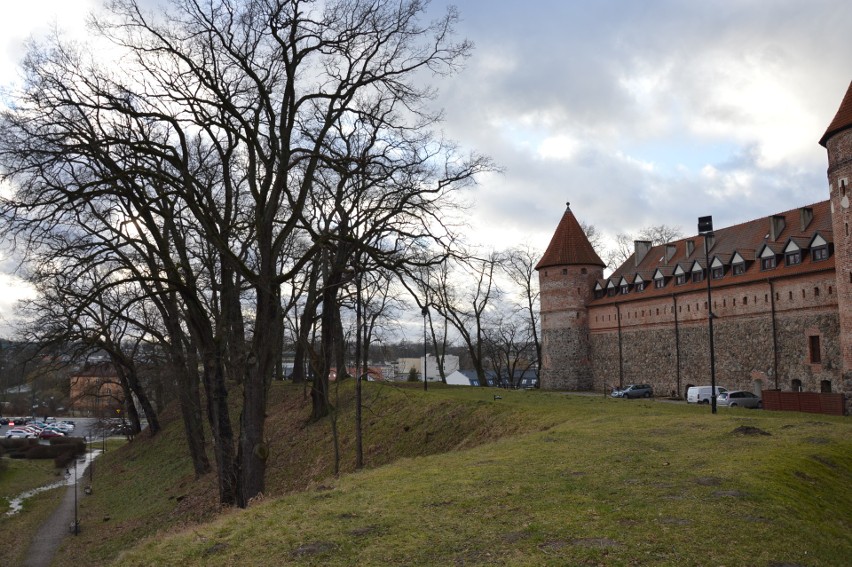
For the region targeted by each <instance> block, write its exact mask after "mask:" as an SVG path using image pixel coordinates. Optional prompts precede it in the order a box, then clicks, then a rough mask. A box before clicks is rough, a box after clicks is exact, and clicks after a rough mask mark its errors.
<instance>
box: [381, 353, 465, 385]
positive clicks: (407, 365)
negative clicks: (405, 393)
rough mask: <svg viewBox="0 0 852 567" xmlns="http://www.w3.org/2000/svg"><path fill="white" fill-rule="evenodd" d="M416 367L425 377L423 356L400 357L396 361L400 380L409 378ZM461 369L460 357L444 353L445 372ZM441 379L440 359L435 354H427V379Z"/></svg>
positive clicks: (435, 380) (447, 373)
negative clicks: (439, 370)
mask: <svg viewBox="0 0 852 567" xmlns="http://www.w3.org/2000/svg"><path fill="white" fill-rule="evenodd" d="M412 368H413V369H414V370H415V371H416V372H417V374H418V375H419V377H420V379H421V380H422V379H423V357H422V356H421V357H419V358H400V359H399V360H397V363H396V375H397V379H398V380H406V379H408V374H409V372H411V369H412ZM458 369H459V357H458V356H456V355H454V354H447V355H444V374H445V375H450V374H452V373H453V372H455V371H456V370H458ZM440 379H441V373H440V372H438V360H437V359H436V358H435V356H434V355H431V354H428V355H426V380H428V381H429V382H437V381H440Z"/></svg>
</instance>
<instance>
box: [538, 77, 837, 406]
mask: <svg viewBox="0 0 852 567" xmlns="http://www.w3.org/2000/svg"><path fill="white" fill-rule="evenodd" d="M819 143H820V144H821V145H823V146H824V147H825V148H826V149H827V153H828V165H829V167H828V183H829V198H828V200H825V201H819V202H816V203H813V204H809V205H806V206H802V207H800V208H798V209H794V210H790V211H785V212H781V213H778V214H773V215H770V216H767V217H765V218H761V219H756V220H753V221H749V222H746V223H743V224H739V225H736V226H731V227H727V228H721V229H717V230H715V232H713V233H711V234H708V235H707V236H706V238H705V236H703V235H698V236H692V237H688V238H684V239H681V240H678V241H674V242H670V243H667V244H663V245H658V246H654V245H652V244H651V243H650V242H643V241H637V242H635V249H634V253H633V255H632V256H631V257H630V258H629V259H628V260H627V261H626V262H625V263H624V264H623V265H621V266H619V267H618V268H617V269H616V270H615V271H614V272H613V273H612V274H610V275H609V277H607V278H604V276H603V269H604V263H603V261H601V259H600V258H599V257H598V255H597V254H596V253H595V252H594V250H593V249H592V246H591V245H590V244H589V242H588V239H587V238H586V237H585V235H584V233H583V231H582V229H581V228H580V224H579V222H578V221H577V219H576V218H575V217H574V214H573V212H572V211H571V209H570V206H569V207H568V209H567V210H566V211H565V214H564V215H563V217H562V219H561V221H560V223H559V225H558V227H557V229H556V231H555V233H554V236H553V238H552V240H551V242H550V245H549V246H548V248H547V250H546V251H545V253H544V255H543V256H542V258H541V260H540V261H539V263H538V265H537V266H536V269H537V270H538V273H539V283H540V288H541V328H542V361H541V385H542V387H543V388H546V389H558V390H563V389H564V390H597V391H602V390H605V389H607V388H609V387H611V386H615V385H624V384H628V383H635V382H639V383H649V384H652V385H653V386H654V389H655V391H656V393H657V394H658V395H669V394H673V395H680V396H683V395H684V392H685V391H686V388H687V387H689V386H691V385H705V384H709V382H710V355H709V331H708V311H712V314H713V338H714V343H715V344H714V353H715V357H714V358H715V370H716V379H717V383H718V384H719V385H721V386H724V387H727V388H729V389H744V390H751V391H755V392H760V391H761V390H763V389H780V390H798V391H812V392H814V391H815V392H844V393H846V394H850V393H852V236H850V227H849V224H850V220H852V218H850V217H852V214H850V209H849V201H850V195H849V193H850V189H849V187H848V186H849V181H850V179H852V84H850V86H849V89H848V90H847V93H846V96H845V97H844V99H843V101H842V103H841V105H840V109H839V110H838V112H837V115H836V116H835V118H834V120H833V121H832V122H831V124H830V125H829V127H828V129H827V130H826V132H825V134H824V135H823V137H822V138H821V139H820V142H819ZM705 245H706V246H707V250H706V252H705ZM708 261H709V266H708ZM708 278H709V279H710V287H711V297H712V307H711V306H710V305H709V304H708V292H707V279H708Z"/></svg>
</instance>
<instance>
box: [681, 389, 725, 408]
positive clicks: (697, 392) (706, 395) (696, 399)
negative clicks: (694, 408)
mask: <svg viewBox="0 0 852 567" xmlns="http://www.w3.org/2000/svg"><path fill="white" fill-rule="evenodd" d="M710 391H711V387H710V386H693V387H691V388H689V389H688V390H687V391H686V403H688V404H709V403H710V396H711V395H712V394H711V393H710ZM727 391H728V389H727V388H722V387H721V386H716V392H715V396H716V398H717V399H718V396H719V394H724V393H725V392H727Z"/></svg>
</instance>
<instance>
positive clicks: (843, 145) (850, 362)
mask: <svg viewBox="0 0 852 567" xmlns="http://www.w3.org/2000/svg"><path fill="white" fill-rule="evenodd" d="M826 149H827V150H828V182H829V189H830V192H831V215H832V223H833V233H834V235H833V237H834V250H835V266H836V269H837V288H838V296H839V302H840V305H843V306H845V308H844V309H841V310H840V326H841V328H842V330H843V331H842V334H841V335H842V341H841V345H842V346H841V356H842V359H843V371H844V380H845V384H846V391H847V392H849V391H852V203H850V202H851V201H852V129H847V130H844V131H842V132H839V133H837V134H835V135H834V136H832V137H831V138H830V139H829V140H828V141H827V143H826Z"/></svg>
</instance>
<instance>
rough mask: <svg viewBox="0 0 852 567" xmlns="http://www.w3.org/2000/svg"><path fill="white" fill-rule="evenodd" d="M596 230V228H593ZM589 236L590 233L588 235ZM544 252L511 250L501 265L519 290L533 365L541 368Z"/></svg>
mask: <svg viewBox="0 0 852 567" xmlns="http://www.w3.org/2000/svg"><path fill="white" fill-rule="evenodd" d="M591 228H592V229H594V227H591ZM587 236H588V233H587ZM542 255H543V252H541V251H540V250H537V249H535V248H532V247H530V246H522V247H518V248H513V249H511V250H509V251H508V252H507V253H506V254H505V255H504V256H503V260H502V262H501V263H500V265H501V267H502V269H503V271H504V272H505V273H506V275H507V276H508V277H509V279H510V280H511V281H512V283H514V284H515V286H516V287H517V290H518V300H519V303H520V305H521V311H522V313H523V314H524V324H523V328H525V329H526V333H527V334H528V339H527V340H528V341H530V342H531V343H532V345H533V349H534V352H535V356H534V360H532V364H533V365H535V367H536V368H538V367H539V364H540V361H541V342H540V341H539V313H540V309H539V288H538V273H537V272H536V269H535V266H536V264H537V263H538V261H539V260H540V259H541V257H542Z"/></svg>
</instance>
